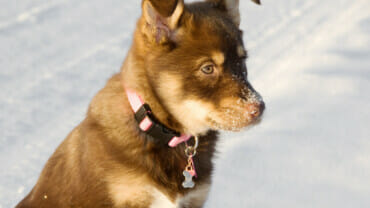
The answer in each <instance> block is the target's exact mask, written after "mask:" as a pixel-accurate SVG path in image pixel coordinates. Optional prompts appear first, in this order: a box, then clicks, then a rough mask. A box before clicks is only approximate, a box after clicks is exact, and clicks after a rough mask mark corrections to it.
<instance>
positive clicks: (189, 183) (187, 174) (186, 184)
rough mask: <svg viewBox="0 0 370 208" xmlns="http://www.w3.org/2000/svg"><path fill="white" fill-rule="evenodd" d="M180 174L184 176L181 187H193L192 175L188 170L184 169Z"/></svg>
mask: <svg viewBox="0 0 370 208" xmlns="http://www.w3.org/2000/svg"><path fill="white" fill-rule="evenodd" d="M182 174H183V175H184V176H185V180H184V182H182V187H184V188H194V186H195V183H194V181H193V175H192V174H191V172H190V171H187V170H184V172H182Z"/></svg>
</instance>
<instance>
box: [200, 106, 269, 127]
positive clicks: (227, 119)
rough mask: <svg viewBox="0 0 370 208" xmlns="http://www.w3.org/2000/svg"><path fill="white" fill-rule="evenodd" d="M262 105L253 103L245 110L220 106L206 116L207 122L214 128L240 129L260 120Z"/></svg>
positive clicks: (255, 123)
mask: <svg viewBox="0 0 370 208" xmlns="http://www.w3.org/2000/svg"><path fill="white" fill-rule="evenodd" d="M263 110H264V105H263V106H262V105H261V104H258V105H255V106H254V107H252V108H250V109H248V110H245V109H244V108H241V107H233V108H222V109H220V110H218V111H213V112H211V113H210V114H209V116H208V117H207V123H208V124H209V125H210V127H211V128H212V129H214V130H226V131H240V130H242V129H244V128H245V127H251V126H254V125H257V124H258V123H260V122H261V120H262V113H263Z"/></svg>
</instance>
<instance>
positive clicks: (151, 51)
mask: <svg viewBox="0 0 370 208" xmlns="http://www.w3.org/2000/svg"><path fill="white" fill-rule="evenodd" d="M254 2H256V3H259V1H255V0H254ZM239 23H240V15H239V1H238V0H208V1H203V2H196V3H191V4H184V2H183V0H168V1H163V0H143V2H142V15H141V17H140V19H139V20H138V23H137V28H136V30H135V33H134V39H133V44H132V47H131V49H130V51H129V52H128V55H127V57H126V59H125V61H124V64H123V66H122V69H121V71H120V73H119V74H116V75H114V76H113V77H112V78H111V79H110V80H109V81H108V83H107V85H106V86H105V87H104V88H103V89H102V90H101V91H100V92H99V93H98V94H97V95H96V96H95V97H94V98H93V100H92V102H91V104H90V107H89V110H88V113H87V116H86V118H85V119H84V120H83V121H82V122H81V123H80V124H79V125H78V126H77V127H76V128H75V129H74V130H73V131H72V132H71V133H70V134H69V136H68V137H67V138H66V139H65V140H64V141H63V142H62V144H61V145H60V146H59V147H58V148H57V150H56V151H55V153H54V154H53V155H52V156H51V158H50V159H49V161H48V162H47V164H46V165H45V167H44V169H43V171H42V173H41V175H40V178H39V180H38V181H37V184H36V185H35V187H34V188H33V189H32V191H31V192H30V193H29V194H28V195H27V196H26V197H25V198H24V199H23V200H22V201H21V202H20V203H19V204H18V205H17V208H44V207H49V208H66V207H71V208H82V207H83V208H101V207H115V208H131V207H132V208H170V207H171V208H175V207H179V208H199V207H202V206H203V204H204V202H205V200H206V197H207V194H208V191H209V186H210V184H211V173H212V167H213V165H212V157H213V155H214V152H215V144H216V142H217V134H218V133H217V131H218V130H231V131H238V130H240V129H242V128H243V127H246V126H248V125H250V124H253V123H255V122H256V121H258V120H259V118H260V116H261V114H262V112H263V110H264V103H263V101H262V98H261V97H260V95H259V94H258V93H257V92H256V91H255V90H254V89H253V87H252V86H251V84H250V83H249V82H248V81H247V69H246V65H245V60H246V58H247V52H246V50H245V48H244V46H243V41H242V32H241V30H239Z"/></svg>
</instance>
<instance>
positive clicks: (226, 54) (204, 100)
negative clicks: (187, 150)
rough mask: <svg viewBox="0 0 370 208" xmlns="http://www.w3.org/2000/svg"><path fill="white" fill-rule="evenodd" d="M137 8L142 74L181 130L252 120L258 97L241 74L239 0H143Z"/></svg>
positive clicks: (259, 107)
mask: <svg viewBox="0 0 370 208" xmlns="http://www.w3.org/2000/svg"><path fill="white" fill-rule="evenodd" d="M254 1H255V2H259V1H257V0H254ZM142 9H143V15H142V17H141V19H140V21H139V24H138V26H139V29H138V31H139V33H140V34H139V36H140V37H141V38H140V39H141V41H140V43H139V45H140V46H139V48H140V49H141V50H142V53H143V55H145V68H146V70H147V71H146V74H147V77H148V79H149V82H150V84H151V85H152V88H153V91H154V93H155V95H156V96H157V97H158V99H159V100H160V101H161V102H162V103H163V105H164V106H165V107H166V108H167V109H168V111H169V113H171V114H172V115H173V116H174V117H175V118H176V119H177V120H178V121H179V122H180V123H181V124H182V125H183V126H184V129H185V131H187V132H188V133H191V134H202V133H205V132H206V131H207V130H209V129H223V130H233V131H237V130H240V129H241V128H243V127H245V126H248V125H250V124H252V123H254V122H255V121H257V120H258V118H259V117H260V116H261V114H262V112H263V110H264V103H263V101H262V98H261V96H260V95H259V94H258V93H257V92H256V91H255V90H254V89H253V87H252V86H251V84H250V83H249V82H248V80H247V68H246V65H245V61H246V58H247V52H246V50H245V48H244V45H243V40H242V31H241V30H240V29H239V23H240V15H239V0H208V1H204V2H196V3H192V4H186V5H185V4H184V2H183V0H168V1H163V0H143V3H142Z"/></svg>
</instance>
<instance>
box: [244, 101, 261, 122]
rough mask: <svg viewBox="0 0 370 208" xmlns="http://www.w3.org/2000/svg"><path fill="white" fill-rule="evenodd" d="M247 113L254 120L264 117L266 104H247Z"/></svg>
mask: <svg viewBox="0 0 370 208" xmlns="http://www.w3.org/2000/svg"><path fill="white" fill-rule="evenodd" d="M246 108H247V112H248V114H249V115H250V116H251V117H252V118H258V117H260V116H262V114H263V111H264V110H265V103H264V102H263V101H260V102H253V103H249V104H247V107H246Z"/></svg>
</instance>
